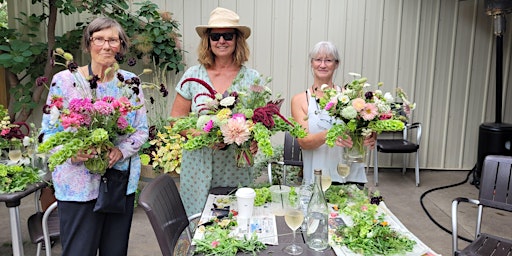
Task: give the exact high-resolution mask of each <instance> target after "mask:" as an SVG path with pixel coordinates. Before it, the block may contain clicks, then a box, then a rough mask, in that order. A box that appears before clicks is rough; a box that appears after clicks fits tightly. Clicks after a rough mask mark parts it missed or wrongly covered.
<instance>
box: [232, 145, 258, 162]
mask: <svg viewBox="0 0 512 256" xmlns="http://www.w3.org/2000/svg"><path fill="white" fill-rule="evenodd" d="M250 145H251V143H250V142H245V143H243V144H242V145H240V146H238V147H236V148H235V154H236V166H237V167H238V168H245V167H251V166H253V165H254V157H253V155H252V153H251V148H250Z"/></svg>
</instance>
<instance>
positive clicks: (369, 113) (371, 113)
mask: <svg viewBox="0 0 512 256" xmlns="http://www.w3.org/2000/svg"><path fill="white" fill-rule="evenodd" d="M377 114H378V111H377V107H376V106H375V105H374V104H366V105H365V107H364V109H363V111H361V116H362V117H363V119H364V120H366V121H370V120H373V119H374V118H375V116H376V115H377Z"/></svg>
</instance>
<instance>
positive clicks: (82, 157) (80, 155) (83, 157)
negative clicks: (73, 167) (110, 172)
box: [71, 150, 96, 164]
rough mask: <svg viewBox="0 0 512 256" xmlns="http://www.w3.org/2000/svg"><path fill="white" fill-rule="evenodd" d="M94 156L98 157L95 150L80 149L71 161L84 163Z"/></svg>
mask: <svg viewBox="0 0 512 256" xmlns="http://www.w3.org/2000/svg"><path fill="white" fill-rule="evenodd" d="M94 157H96V151H95V150H92V151H91V153H85V152H84V151H83V150H79V151H78V152H77V153H76V155H75V156H73V157H71V163H73V164H78V163H82V162H85V161H87V160H89V159H91V158H94Z"/></svg>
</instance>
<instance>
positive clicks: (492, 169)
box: [452, 155, 512, 256]
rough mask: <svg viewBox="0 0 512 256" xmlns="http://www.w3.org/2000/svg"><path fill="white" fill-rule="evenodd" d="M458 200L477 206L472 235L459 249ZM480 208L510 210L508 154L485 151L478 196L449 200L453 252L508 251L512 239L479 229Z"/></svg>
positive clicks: (511, 179) (511, 169)
mask: <svg viewBox="0 0 512 256" xmlns="http://www.w3.org/2000/svg"><path fill="white" fill-rule="evenodd" d="M459 203H469V204H472V205H476V206H478V209H477V218H476V228H475V239H474V240H473V241H472V242H471V243H470V244H469V245H468V246H467V247H466V248H464V249H462V250H459V248H458V230H457V221H458V218H457V212H458V206H459ZM484 208H494V209H498V210H502V211H507V212H512V156H497V155H488V156H487V157H486V158H485V160H484V164H483V168H482V179H481V183H480V192H479V196H478V199H470V198H465V197H458V198H455V199H454V200H453V201H452V252H453V255H495V256H501V255H511V254H512V240H510V239H506V238H503V237H499V236H495V235H492V234H487V233H482V232H481V230H482V229H481V228H482V217H483V209H484ZM504 228H506V227H504Z"/></svg>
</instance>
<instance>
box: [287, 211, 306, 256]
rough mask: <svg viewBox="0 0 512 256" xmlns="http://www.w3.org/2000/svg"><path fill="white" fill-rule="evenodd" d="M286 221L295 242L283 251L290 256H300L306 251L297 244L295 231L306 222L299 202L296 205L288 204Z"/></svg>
mask: <svg viewBox="0 0 512 256" xmlns="http://www.w3.org/2000/svg"><path fill="white" fill-rule="evenodd" d="M284 221H285V222H286V225H288V227H289V228H290V229H291V230H292V231H293V240H292V244H290V245H288V246H286V247H285V248H283V251H284V252H285V253H287V254H290V255H299V254H302V252H303V251H304V250H303V249H302V247H300V246H298V245H297V244H295V231H296V230H297V229H298V228H299V227H300V226H301V225H302V222H303V221H304V212H302V209H301V208H300V204H299V203H298V202H297V203H295V204H293V203H290V202H288V203H287V205H286V210H285V214H284Z"/></svg>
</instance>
